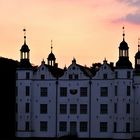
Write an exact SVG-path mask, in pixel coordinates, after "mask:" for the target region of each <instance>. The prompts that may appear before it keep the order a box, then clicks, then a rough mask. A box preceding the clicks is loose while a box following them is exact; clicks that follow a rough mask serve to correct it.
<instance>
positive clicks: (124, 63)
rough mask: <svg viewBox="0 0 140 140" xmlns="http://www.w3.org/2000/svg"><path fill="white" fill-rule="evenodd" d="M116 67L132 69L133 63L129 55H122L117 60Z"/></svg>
mask: <svg viewBox="0 0 140 140" xmlns="http://www.w3.org/2000/svg"><path fill="white" fill-rule="evenodd" d="M116 68H120V69H127V68H128V69H132V63H131V62H130V61H129V58H128V57H120V58H119V60H118V61H117V62H116Z"/></svg>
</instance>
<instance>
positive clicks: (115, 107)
mask: <svg viewBox="0 0 140 140" xmlns="http://www.w3.org/2000/svg"><path fill="white" fill-rule="evenodd" d="M114 113H117V103H114Z"/></svg>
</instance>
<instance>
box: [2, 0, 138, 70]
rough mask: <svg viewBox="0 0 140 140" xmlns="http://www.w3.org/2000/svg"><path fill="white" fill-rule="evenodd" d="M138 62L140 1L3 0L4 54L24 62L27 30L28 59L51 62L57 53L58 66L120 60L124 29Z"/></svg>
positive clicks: (130, 48)
mask: <svg viewBox="0 0 140 140" xmlns="http://www.w3.org/2000/svg"><path fill="white" fill-rule="evenodd" d="M123 26H125V40H126V42H127V43H128V45H129V56H130V60H131V62H132V63H134V55H135V53H136V52H137V50H138V47H137V46H138V37H140V0H1V1H0V56H2V57H7V58H11V59H14V60H18V61H19V60H20V52H19V50H20V48H21V46H22V45H23V36H24V33H23V31H22V30H23V28H26V30H27V32H26V35H27V45H28V46H29V48H30V61H31V63H33V64H35V65H40V63H41V61H42V59H44V60H45V61H46V63H47V57H48V54H49V53H50V46H51V40H53V53H54V54H55V56H56V61H57V63H58V64H59V67H62V68H63V67H64V66H65V65H66V66H69V65H70V64H71V60H72V59H73V57H75V58H76V60H77V63H79V64H81V65H87V66H91V65H92V63H96V62H102V61H103V60H104V58H106V59H107V60H108V62H116V61H117V60H118V47H119V44H120V42H121V41H122V32H123V30H122V27H123Z"/></svg>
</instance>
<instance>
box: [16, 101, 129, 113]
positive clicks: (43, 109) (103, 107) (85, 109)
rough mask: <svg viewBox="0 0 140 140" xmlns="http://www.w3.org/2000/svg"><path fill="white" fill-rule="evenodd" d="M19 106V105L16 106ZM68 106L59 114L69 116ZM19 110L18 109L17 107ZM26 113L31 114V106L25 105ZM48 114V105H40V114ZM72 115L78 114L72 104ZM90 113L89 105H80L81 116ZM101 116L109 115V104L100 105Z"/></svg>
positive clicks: (63, 105) (127, 110)
mask: <svg viewBox="0 0 140 140" xmlns="http://www.w3.org/2000/svg"><path fill="white" fill-rule="evenodd" d="M16 105H17V104H16ZM67 107H68V105H67V104H60V106H59V113H60V114H67ZM16 108H17V107H16ZM25 112H26V113H29V112H30V104H29V103H26V104H25ZM117 112H118V106H117V103H114V113H117ZM47 113H48V104H40V114H47ZM69 113H70V114H77V104H70V110H69ZM87 113H88V105H87V104H80V114H87ZM126 113H127V114H130V104H129V103H127V104H126ZM100 114H108V104H100Z"/></svg>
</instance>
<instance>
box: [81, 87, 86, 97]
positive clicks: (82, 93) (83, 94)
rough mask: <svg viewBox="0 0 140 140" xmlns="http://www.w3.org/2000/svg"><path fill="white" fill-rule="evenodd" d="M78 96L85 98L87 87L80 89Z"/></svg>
mask: <svg viewBox="0 0 140 140" xmlns="http://www.w3.org/2000/svg"><path fill="white" fill-rule="evenodd" d="M80 96H81V97H85V96H87V87H80Z"/></svg>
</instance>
